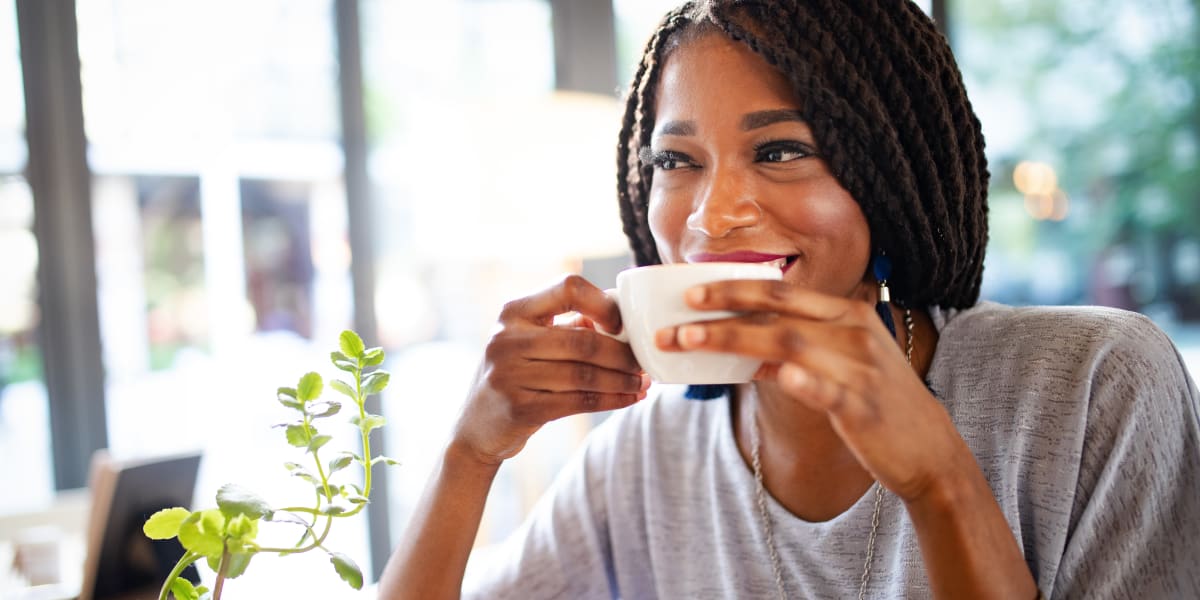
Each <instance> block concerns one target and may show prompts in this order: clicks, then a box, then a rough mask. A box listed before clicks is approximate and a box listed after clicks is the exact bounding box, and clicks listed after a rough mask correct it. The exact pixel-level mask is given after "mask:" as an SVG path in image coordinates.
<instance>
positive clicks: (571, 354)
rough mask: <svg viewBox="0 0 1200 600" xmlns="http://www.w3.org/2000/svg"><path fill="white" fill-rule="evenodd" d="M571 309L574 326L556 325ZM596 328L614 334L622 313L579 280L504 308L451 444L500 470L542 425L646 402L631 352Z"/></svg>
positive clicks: (644, 381) (644, 380) (644, 382)
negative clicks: (577, 314)
mask: <svg viewBox="0 0 1200 600" xmlns="http://www.w3.org/2000/svg"><path fill="white" fill-rule="evenodd" d="M572 311H574V312H577V313H579V317H578V318H576V319H574V321H573V322H571V323H569V324H564V325H555V324H554V318H555V317H557V316H559V315H562V314H566V313H570V312H572ZM594 325H598V326H600V327H601V328H603V329H604V330H605V331H614V332H616V331H620V330H621V314H620V312H619V311H618V310H617V304H616V302H614V301H613V299H612V298H610V297H609V296H608V295H607V294H605V293H604V292H603V291H602V290H600V289H599V288H597V287H596V286H594V285H592V284H591V283H590V282H588V281H587V280H586V279H584V278H582V277H580V276H578V275H569V276H567V277H566V278H564V279H563V280H562V281H561V282H559V283H558V284H556V285H554V286H552V287H550V288H548V289H546V290H544V291H542V292H539V293H537V294H534V295H532V296H527V297H525V298H521V299H519V300H514V301H512V302H509V303H508V304H506V305H505V306H504V310H503V311H501V313H500V323H499V330H498V331H497V332H496V333H495V335H493V336H492V339H491V340H490V341H489V342H488V345H487V349H486V350H485V352H484V358H483V364H481V365H480V368H479V373H478V374H477V375H476V376H475V382H474V384H473V385H472V386H471V392H470V395H469V396H468V398H467V402H466V405H465V406H464V408H463V412H462V415H461V416H460V417H459V420H458V424H457V426H456V427H455V432H454V441H453V444H455V445H458V446H459V449H460V450H465V451H467V452H469V453H470V454H471V455H472V456H473V457H474V458H476V459H478V460H480V461H481V462H484V463H487V464H499V463H500V462H502V461H504V460H505V459H507V458H511V457H513V456H515V455H516V454H517V452H520V450H521V448H523V447H524V446H525V442H526V440H528V439H529V436H531V435H533V433H534V432H535V431H537V430H538V429H539V428H540V427H541V426H542V425H544V424H545V423H548V422H550V421H553V420H554V419H558V418H561V417H565V416H567V415H573V414H577V413H585V412H599V411H605V410H613V409H617V408H624V407H626V406H629V405H631V404H633V403H635V402H637V401H639V400H641V399H643V398H645V397H646V390H647V389H648V388H649V387H650V378H649V377H648V376H647V375H646V374H645V373H643V372H642V369H641V367H640V366H638V363H637V360H636V359H635V358H634V356H633V352H632V351H631V350H630V349H629V346H628V345H627V344H624V343H622V342H619V341H617V340H615V339H612V338H610V337H608V336H605V335H602V334H600V333H598V332H597V331H595V327H594Z"/></svg>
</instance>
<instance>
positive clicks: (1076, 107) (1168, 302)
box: [952, 0, 1200, 320]
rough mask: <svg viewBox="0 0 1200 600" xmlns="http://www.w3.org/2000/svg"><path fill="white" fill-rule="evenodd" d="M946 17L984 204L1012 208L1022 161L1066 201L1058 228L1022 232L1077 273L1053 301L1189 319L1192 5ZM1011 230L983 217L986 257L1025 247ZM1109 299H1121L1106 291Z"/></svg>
mask: <svg viewBox="0 0 1200 600" xmlns="http://www.w3.org/2000/svg"><path fill="white" fill-rule="evenodd" d="M953 9H954V11H955V12H954V14H953V20H954V23H953V24H952V25H953V27H952V31H953V32H954V36H955V39H954V42H955V50H956V53H958V55H959V57H960V62H961V63H962V67H963V70H964V74H965V76H966V78H967V83H968V86H969V88H970V91H971V94H972V98H973V99H974V100H975V102H976V107H977V109H978V110H979V112H980V113H981V119H982V120H983V123H984V131H985V134H986V135H987V137H988V144H989V157H990V159H991V163H992V167H993V179H992V185H993V198H994V202H993V204H994V205H995V204H998V203H1001V202H1006V201H1013V200H1014V199H1020V198H1021V196H1020V195H1019V194H1018V193H1017V191H1016V189H1015V187H1014V183H1013V177H1012V174H1013V169H1014V168H1015V166H1016V165H1017V164H1018V163H1019V161H1022V160H1039V161H1042V162H1045V163H1048V164H1050V165H1051V166H1052V167H1053V168H1054V169H1055V171H1056V174H1057V176H1058V186H1059V188H1060V189H1062V190H1063V192H1065V195H1066V197H1067V198H1068V201H1069V207H1070V210H1069V212H1068V214H1067V217H1066V220H1065V221H1063V222H1061V223H1060V222H1054V221H1052V220H1042V221H1038V222H1037V223H1036V225H1035V227H1034V235H1033V244H1034V245H1035V247H1038V248H1049V249H1053V251H1055V252H1065V253H1066V254H1067V255H1068V256H1069V257H1070V264H1072V265H1089V266H1087V267H1086V268H1073V269H1071V273H1070V276H1071V277H1073V278H1075V279H1076V281H1073V282H1072V285H1071V286H1067V289H1069V290H1070V292H1069V293H1070V294H1071V296H1070V297H1065V298H1061V299H1059V300H1060V301H1088V302H1107V303H1113V304H1130V305H1129V306H1126V307H1127V308H1132V309H1141V310H1153V311H1165V312H1169V313H1170V314H1171V315H1172V316H1174V317H1177V318H1180V319H1183V320H1200V169H1198V168H1197V161H1198V157H1200V0H1151V1H1148V2H1147V1H1142V2H1136V1H1134V0H1091V1H1089V2H1081V1H1068V0H1056V1H1047V0H969V1H959V2H955V3H954V4H953ZM995 213H996V211H995V210H994V214H995ZM997 225H1000V226H997ZM1026 225H1027V224H1026ZM1020 229H1022V227H1021V226H1015V225H1013V224H1012V223H999V224H998V223H996V221H995V219H994V221H993V237H994V238H995V240H994V242H995V243H994V244H993V248H994V249H995V251H996V252H1000V253H1004V252H1017V251H1019V249H1020V245H1021V244H1022V243H1028V241H1029V240H1028V239H1027V238H1023V237H1022V235H1021V233H1022V232H1020V231H1016V230H1020ZM1010 230H1011V231H1010ZM1118 288H1123V289H1124V290H1125V291H1126V292H1127V293H1126V294H1120V293H1110V292H1113V290H1114V289H1118ZM1122 297H1124V300H1122V299H1121V298H1122Z"/></svg>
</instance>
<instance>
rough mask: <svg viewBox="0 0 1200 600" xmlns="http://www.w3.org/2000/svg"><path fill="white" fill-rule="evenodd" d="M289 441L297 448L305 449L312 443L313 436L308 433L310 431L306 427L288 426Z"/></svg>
mask: <svg viewBox="0 0 1200 600" xmlns="http://www.w3.org/2000/svg"><path fill="white" fill-rule="evenodd" d="M287 441H288V443H289V444H291V445H293V446H295V447H297V448H304V447H305V446H308V443H309V442H311V441H312V434H310V433H309V432H308V429H306V428H305V427H304V425H297V424H295V423H292V424H291V425H288V426H287Z"/></svg>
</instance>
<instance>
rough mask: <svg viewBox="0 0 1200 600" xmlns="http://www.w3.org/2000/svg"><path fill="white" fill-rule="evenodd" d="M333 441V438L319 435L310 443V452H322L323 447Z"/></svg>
mask: <svg viewBox="0 0 1200 600" xmlns="http://www.w3.org/2000/svg"><path fill="white" fill-rule="evenodd" d="M331 439H333V436H329V435H318V436H315V437H313V439H312V441H310V442H309V443H308V451H309V452H316V451H317V450H320V449H321V446H324V445H325V444H328V443H329V440H331Z"/></svg>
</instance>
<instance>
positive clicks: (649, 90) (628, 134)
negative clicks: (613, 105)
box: [617, 2, 693, 265]
mask: <svg viewBox="0 0 1200 600" xmlns="http://www.w3.org/2000/svg"><path fill="white" fill-rule="evenodd" d="M692 9H693V4H692V3H691V2H688V3H686V4H684V5H682V6H680V7H678V8H676V9H675V10H673V11H671V12H669V13H667V15H666V16H665V17H663V21H662V23H661V24H660V25H659V27H658V29H657V30H656V31H655V32H654V35H653V36H651V38H650V40H649V41H648V42H647V43H646V48H645V51H644V52H643V53H642V60H641V63H640V64H639V65H638V68H637V72H636V73H635V74H634V76H633V82H632V83H631V84H630V88H629V96H628V98H627V99H626V101H625V115H624V117H623V119H622V121H621V133H620V135H619V136H618V142H617V197H618V199H619V202H620V208H621V223H622V226H623V230H624V232H625V235H626V237H628V238H629V240H630V245H631V248H632V249H633V255H634V262H635V264H637V265H649V264H656V263H658V262H660V260H659V258H658V249H657V248H656V247H655V244H654V238H653V236H651V234H650V228H649V226H648V225H647V222H648V209H649V206H648V204H649V197H650V182H651V178H652V177H653V175H654V171H653V169H651V168H646V165H642V164H641V160H640V159H639V158H638V151H639V149H640V148H641V147H642V145H643V144H644V143H645V142H646V140H648V139H649V138H650V133H651V132H652V131H653V129H654V114H653V110H654V109H653V106H654V93H655V89H656V88H657V86H658V75H659V72H660V70H661V62H662V59H663V58H664V57H663V56H662V46H663V45H664V44H665V43H666V42H667V41H668V40H669V39H670V38H671V35H672V34H673V33H675V31H677V30H678V29H679V28H681V27H682V26H683V25H684V24H685V23H686V22H687V19H686V18H685V17H684V15H685V14H687V13H688V12H689V11H691V10H692Z"/></svg>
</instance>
